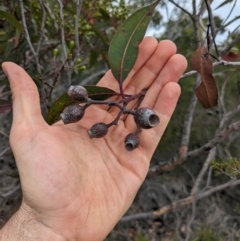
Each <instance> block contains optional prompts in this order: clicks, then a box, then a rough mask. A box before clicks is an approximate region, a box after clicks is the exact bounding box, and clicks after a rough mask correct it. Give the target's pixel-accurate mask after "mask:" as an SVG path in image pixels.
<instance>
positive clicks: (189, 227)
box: [185, 200, 196, 241]
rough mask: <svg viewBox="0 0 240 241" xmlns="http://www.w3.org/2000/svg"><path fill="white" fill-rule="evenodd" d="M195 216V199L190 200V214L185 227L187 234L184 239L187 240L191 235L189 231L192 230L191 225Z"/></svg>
mask: <svg viewBox="0 0 240 241" xmlns="http://www.w3.org/2000/svg"><path fill="white" fill-rule="evenodd" d="M195 216H196V202H195V200H193V202H192V214H191V218H190V220H189V222H188V224H187V228H186V231H187V235H186V238H185V241H188V240H189V239H190V237H191V232H192V230H191V226H192V224H193V221H194V219H195Z"/></svg>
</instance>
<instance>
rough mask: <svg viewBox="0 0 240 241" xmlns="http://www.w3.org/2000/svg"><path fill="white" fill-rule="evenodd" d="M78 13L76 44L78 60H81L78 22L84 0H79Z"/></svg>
mask: <svg viewBox="0 0 240 241" xmlns="http://www.w3.org/2000/svg"><path fill="white" fill-rule="evenodd" d="M76 7H77V11H76V17H75V44H76V58H79V55H80V45H79V31H78V28H79V26H78V22H79V17H80V12H81V8H82V0H77V6H76Z"/></svg>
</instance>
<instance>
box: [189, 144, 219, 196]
mask: <svg viewBox="0 0 240 241" xmlns="http://www.w3.org/2000/svg"><path fill="white" fill-rule="evenodd" d="M215 153H216V147H214V148H213V149H211V151H210V152H209V153H208V156H207V158H206V160H205V162H204V164H203V167H202V169H201V171H200V173H199V174H198V176H197V179H196V181H195V183H194V185H193V187H192V190H191V196H194V195H195V194H196V193H197V192H198V190H199V185H200V183H201V182H202V180H203V177H204V175H205V173H206V171H207V170H208V168H209V164H210V163H211V161H212V159H213V157H214V156H215Z"/></svg>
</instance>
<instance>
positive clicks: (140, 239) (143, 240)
mask: <svg viewBox="0 0 240 241" xmlns="http://www.w3.org/2000/svg"><path fill="white" fill-rule="evenodd" d="M136 241H148V239H147V238H145V236H144V235H143V234H142V233H137V235H136Z"/></svg>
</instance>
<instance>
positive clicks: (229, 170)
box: [211, 158, 240, 178]
mask: <svg viewBox="0 0 240 241" xmlns="http://www.w3.org/2000/svg"><path fill="white" fill-rule="evenodd" d="M211 167H212V168H213V170H214V171H215V174H216V175H220V174H226V175H228V176H231V177H233V178H236V177H237V176H239V174H240V161H239V160H238V159H237V158H230V159H228V160H226V159H220V160H214V161H212V163H211Z"/></svg>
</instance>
